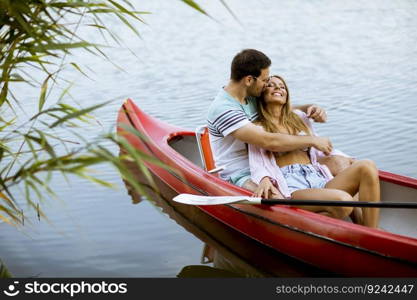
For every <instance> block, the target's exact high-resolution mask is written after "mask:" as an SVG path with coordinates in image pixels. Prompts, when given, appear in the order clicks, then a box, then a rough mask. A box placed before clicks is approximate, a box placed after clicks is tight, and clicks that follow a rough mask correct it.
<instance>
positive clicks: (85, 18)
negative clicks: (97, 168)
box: [0, 0, 229, 225]
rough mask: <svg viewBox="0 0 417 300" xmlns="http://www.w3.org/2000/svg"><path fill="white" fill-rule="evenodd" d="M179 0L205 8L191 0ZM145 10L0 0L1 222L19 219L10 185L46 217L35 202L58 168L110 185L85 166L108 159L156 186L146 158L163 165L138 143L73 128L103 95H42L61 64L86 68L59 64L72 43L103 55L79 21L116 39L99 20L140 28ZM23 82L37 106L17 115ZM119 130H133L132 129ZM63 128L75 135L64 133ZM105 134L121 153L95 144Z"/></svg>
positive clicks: (114, 0) (101, 1) (118, 3)
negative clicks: (83, 103) (81, 101)
mask: <svg viewBox="0 0 417 300" xmlns="http://www.w3.org/2000/svg"><path fill="white" fill-rule="evenodd" d="M181 1H182V2H184V3H185V4H187V5H189V6H190V7H192V8H193V9H195V10H197V11H199V12H200V13H203V14H205V15H207V16H209V15H208V14H207V13H206V11H204V10H203V9H202V8H201V7H200V6H199V5H198V4H197V3H196V2H194V1H192V0H181ZM221 2H222V3H223V5H224V6H225V7H226V8H227V9H229V8H228V7H227V5H226V4H225V2H224V1H221ZM144 14H148V12H144V11H137V10H135V8H134V6H133V5H132V4H131V3H130V2H129V0H0V222H2V221H3V222H7V223H8V224H11V225H18V224H22V223H24V220H25V215H24V211H23V209H22V208H21V207H20V206H19V205H18V204H17V202H16V195H15V194H14V193H15V191H16V189H14V187H19V188H20V190H22V191H23V193H24V196H25V198H26V202H27V206H28V207H29V208H31V209H33V210H34V211H36V213H37V215H38V217H39V218H41V217H43V218H46V216H45V214H44V213H43V212H42V210H41V209H40V205H39V203H40V201H43V200H44V199H45V197H51V198H56V197H57V195H56V194H55V192H54V190H53V189H52V188H51V187H50V186H49V183H50V182H51V179H52V177H53V175H54V174H57V173H58V174H61V175H62V176H63V177H64V178H67V176H69V175H75V176H79V177H81V178H84V179H86V180H89V181H91V182H95V183H98V184H100V185H103V186H105V187H112V185H111V184H110V183H108V182H106V181H103V180H101V179H99V178H97V177H95V176H93V175H91V174H92V171H91V169H90V167H93V166H94V165H97V164H101V163H110V164H111V165H113V166H114V167H115V168H116V169H117V170H118V171H119V172H120V174H121V176H122V178H123V179H124V180H125V181H127V182H128V183H130V185H131V186H133V187H134V188H135V189H136V191H137V192H139V193H140V194H142V195H145V196H147V194H146V189H147V188H154V189H155V188H156V186H155V185H154V183H153V180H152V176H151V174H150V172H149V170H148V169H147V168H146V166H145V162H146V163H149V162H150V163H152V164H156V165H158V166H161V167H163V168H165V166H164V165H163V164H162V163H161V162H158V161H156V160H155V159H153V158H152V157H149V156H147V155H145V154H144V153H141V152H139V151H137V150H136V149H134V148H133V147H132V146H131V145H130V144H129V143H127V142H126V141H125V140H124V139H123V138H121V137H117V136H115V134H114V133H113V134H109V135H106V136H103V137H97V139H95V140H93V141H91V140H89V141H86V139H85V138H84V137H83V136H82V134H80V133H79V130H77V128H79V126H80V125H81V124H85V125H83V126H87V125H88V124H89V123H91V121H93V120H94V118H93V117H92V116H91V115H90V113H92V112H93V111H95V110H97V109H99V108H100V107H102V106H105V105H107V104H108V103H109V102H104V103H101V104H97V105H92V106H90V107H86V108H79V107H76V106H74V105H71V104H70V103H68V102H65V100H66V98H67V96H68V93H69V90H70V88H71V85H70V86H68V87H67V88H65V89H64V90H63V91H62V94H61V95H60V96H59V97H58V99H54V100H50V99H48V98H49V97H48V96H50V92H51V89H52V88H53V87H54V86H56V85H58V82H59V79H61V78H60V76H59V75H60V73H61V71H62V70H63V69H64V68H65V67H71V68H74V69H75V70H77V71H78V72H80V74H82V75H84V76H87V75H86V73H85V72H84V71H83V70H82V69H81V67H80V66H79V65H78V64H77V63H76V62H69V63H67V64H66V58H67V57H68V56H69V55H71V54H72V53H73V51H75V50H77V51H87V52H88V53H92V54H95V55H97V56H101V57H104V58H106V59H107V56H106V54H105V53H104V52H103V51H102V46H101V45H98V44H95V43H92V42H90V41H87V40H84V39H83V38H82V37H81V36H79V35H78V34H77V32H79V29H80V28H81V27H87V28H90V29H91V30H95V31H97V32H98V33H100V36H102V37H104V40H105V41H107V39H106V38H105V37H106V36H108V37H111V40H112V41H113V42H115V43H117V44H120V39H119V38H118V36H117V35H116V34H115V33H113V32H112V31H111V28H108V27H107V26H106V20H108V18H113V19H117V20H119V21H120V22H121V23H122V24H124V25H125V26H126V27H127V28H128V29H130V30H131V31H132V32H133V33H135V34H136V35H137V36H139V30H138V26H137V25H138V24H142V23H144V20H143V19H142V15H144ZM33 71H35V73H36V74H42V76H43V78H44V79H43V78H41V80H42V79H43V80H42V81H39V79H38V78H35V76H32V74H33V73H34V72H33ZM37 77H39V76H37ZM22 84H25V85H31V86H34V87H38V88H39V99H38V105H37V112H36V113H34V115H33V116H24V118H25V119H24V120H22V119H21V117H22V114H19V113H17V112H16V111H17V108H19V107H20V106H21V103H24V102H25V100H26V99H18V98H17V97H16V96H15V93H14V89H18V88H19V86H21V85H22ZM119 100H121V99H119ZM11 114H12V116H11ZM60 127H61V128H62V127H64V128H65V131H64V132H65V137H63V136H61V135H59V134H58V133H57V132H58V131H57V130H56V129H57V128H60ZM70 129H74V130H72V131H71V130H70ZM126 130H127V131H130V132H131V133H134V134H137V135H139V133H137V132H135V130H133V129H128V128H126ZM69 133H72V134H73V135H74V136H75V139H74V140H75V141H72V140H71V139H70V138H68V135H69ZM141 138H142V137H141ZM106 141H107V143H108V141H111V142H112V143H113V144H115V145H117V146H119V147H121V148H123V149H124V153H123V154H122V155H121V156H119V155H118V154H114V153H112V152H111V151H109V150H108V149H106V147H104V146H103V145H102V144H103V142H106ZM126 162H129V163H130V164H132V163H133V164H134V165H135V166H136V168H137V169H138V170H140V171H141V172H142V173H143V174H144V175H145V178H146V179H147V181H148V183H146V184H144V183H143V184H142V183H140V182H138V181H137V179H136V178H135V176H134V175H133V174H131V172H130V171H129V169H128V168H127V167H126Z"/></svg>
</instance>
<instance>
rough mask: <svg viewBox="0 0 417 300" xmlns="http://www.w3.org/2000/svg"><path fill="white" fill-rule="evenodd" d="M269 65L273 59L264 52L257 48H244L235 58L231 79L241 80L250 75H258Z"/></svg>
mask: <svg viewBox="0 0 417 300" xmlns="http://www.w3.org/2000/svg"><path fill="white" fill-rule="evenodd" d="M269 66H271V60H270V59H269V57H268V56H266V55H265V54H264V53H262V52H261V51H258V50H255V49H244V50H242V51H240V52H239V53H238V54H236V56H235V57H234V58H233V61H232V67H231V75H230V79H232V80H234V81H239V80H241V79H242V78H243V77H245V76H248V75H252V76H255V77H256V76H259V75H261V71H262V70H263V69H266V68H269Z"/></svg>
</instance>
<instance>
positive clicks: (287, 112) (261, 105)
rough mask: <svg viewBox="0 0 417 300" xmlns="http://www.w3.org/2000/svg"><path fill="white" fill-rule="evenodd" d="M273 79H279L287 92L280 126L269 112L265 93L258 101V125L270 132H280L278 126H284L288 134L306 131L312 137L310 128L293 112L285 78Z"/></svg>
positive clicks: (276, 76)
mask: <svg viewBox="0 0 417 300" xmlns="http://www.w3.org/2000/svg"><path fill="white" fill-rule="evenodd" d="M272 77H275V78H278V79H279V80H281V81H282V82H283V83H284V86H285V89H286V90H287V101H286V102H285V104H284V105H283V107H282V110H281V116H280V118H279V122H278V124H277V123H276V122H274V121H273V120H274V118H273V117H272V115H271V114H270V113H269V112H268V110H267V108H266V107H267V103H266V101H265V98H264V96H265V95H264V94H265V93H263V94H262V95H261V97H260V98H259V100H258V102H257V103H258V104H257V105H258V114H259V117H258V119H257V120H256V122H255V123H256V124H260V125H262V126H263V128H264V129H265V130H266V131H268V132H279V130H278V126H277V125H280V126H283V127H284V128H286V129H287V130H288V133H289V134H291V135H297V134H298V133H300V132H301V131H304V132H305V133H306V134H307V135H311V134H312V133H311V131H310V128H308V126H307V125H306V124H305V123H304V121H303V120H302V119H301V118H300V117H299V116H298V115H297V114H296V113H294V112H293V111H292V108H291V103H290V92H289V91H288V87H287V83H286V82H285V80H284V78H282V77H281V76H278V75H272V76H271V78H272Z"/></svg>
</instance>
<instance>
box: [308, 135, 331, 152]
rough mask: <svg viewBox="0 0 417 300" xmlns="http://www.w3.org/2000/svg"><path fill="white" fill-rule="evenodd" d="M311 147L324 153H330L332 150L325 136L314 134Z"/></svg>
mask: <svg viewBox="0 0 417 300" xmlns="http://www.w3.org/2000/svg"><path fill="white" fill-rule="evenodd" d="M313 138H314V140H313V147H314V148H316V149H317V150H320V151H321V152H323V153H324V154H325V155H330V152H332V150H333V145H332V142H331V141H330V139H329V138H327V137H321V136H314V137H313Z"/></svg>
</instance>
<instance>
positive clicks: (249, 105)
mask: <svg viewBox="0 0 417 300" xmlns="http://www.w3.org/2000/svg"><path fill="white" fill-rule="evenodd" d="M270 65H271V60H270V59H269V58H268V57H267V56H266V55H265V54H263V53H262V52H260V51H258V50H254V49H245V50H243V51H241V52H240V53H238V54H237V55H236V56H235V57H234V58H233V61H232V65H231V76H230V81H229V83H228V84H227V86H225V87H224V88H222V89H221V90H220V92H219V93H218V95H217V96H216V98H215V99H214V101H213V102H212V104H211V105H210V108H209V111H208V117H207V123H208V129H209V134H210V143H211V147H212V150H213V154H214V158H215V161H216V165H217V166H225V169H224V170H223V171H222V172H221V173H220V177H221V178H222V179H224V180H228V181H230V182H232V183H233V184H236V185H238V186H241V187H243V188H246V189H249V190H251V191H255V189H256V187H257V185H256V184H255V183H254V182H252V181H251V180H250V169H249V159H248V152H247V147H246V144H254V145H257V146H259V147H261V148H264V149H267V150H269V151H273V152H286V151H291V150H296V149H303V148H306V147H315V148H317V149H318V150H320V151H323V152H324V153H325V154H330V152H331V151H332V148H333V147H332V144H331V142H330V140H329V139H328V138H326V137H317V136H294V135H288V134H280V133H269V132H266V131H264V130H262V129H261V128H259V127H258V126H255V125H254V124H252V123H251V122H252V121H254V120H255V119H256V118H257V106H256V97H259V96H260V95H261V93H262V91H263V90H264V88H265V86H266V84H267V83H268V80H269V67H270ZM297 108H298V109H301V110H302V111H304V112H305V113H307V115H308V116H309V117H311V118H313V120H314V121H316V122H325V121H326V113H325V112H324V110H322V109H321V108H319V107H318V106H314V105H303V106H298V107H297ZM329 164H332V162H329ZM333 164H334V163H333ZM330 167H331V166H330ZM270 190H271V191H272V194H273V196H274V194H275V196H278V197H279V196H281V195H280V193H279V191H278V190H277V189H276V188H275V187H274V186H273V185H272V183H271V187H270Z"/></svg>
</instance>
